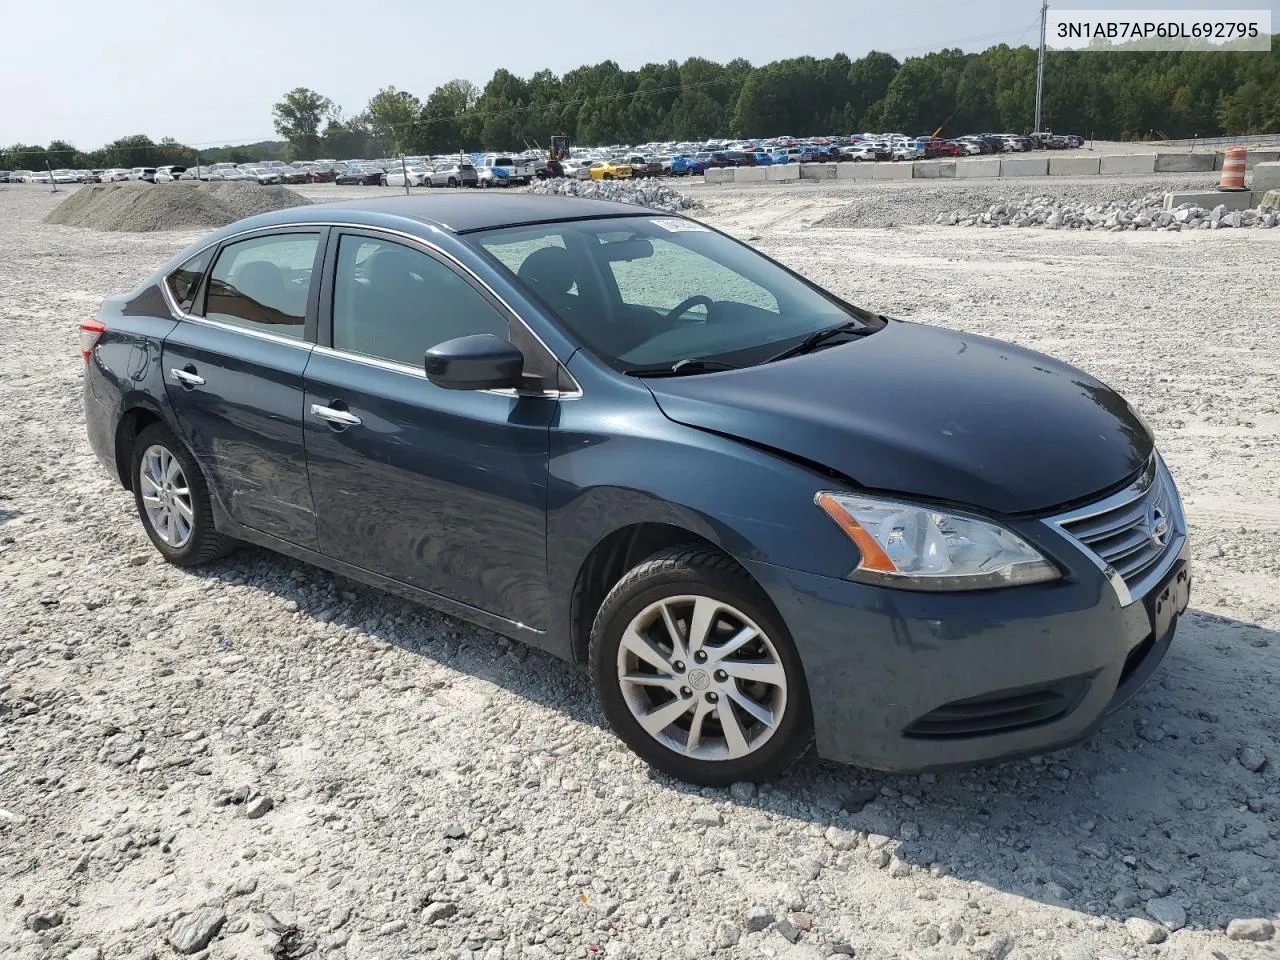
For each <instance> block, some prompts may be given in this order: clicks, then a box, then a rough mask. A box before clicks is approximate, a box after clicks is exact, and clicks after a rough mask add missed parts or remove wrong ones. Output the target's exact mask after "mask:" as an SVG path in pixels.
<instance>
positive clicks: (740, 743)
mask: <svg viewBox="0 0 1280 960" xmlns="http://www.w3.org/2000/svg"><path fill="white" fill-rule="evenodd" d="M716 715H717V716H718V717H719V718H720V728H721V729H722V730H723V731H724V742H725V746H727V747H728V748H729V757H730V759H732V758H735V757H741V756H743V755H745V754H746V753H748V752H749V751H750V750H751V748H750V747H749V746H748V745H747V735H746V734H745V733H743V732H742V724H741V723H739V722H738V715H737V714H736V713H734V712H733V704H731V703H729V702H728V701H725V700H721V701H720V709H719V710H718V711H716Z"/></svg>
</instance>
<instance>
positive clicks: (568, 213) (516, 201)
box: [269, 191, 653, 233]
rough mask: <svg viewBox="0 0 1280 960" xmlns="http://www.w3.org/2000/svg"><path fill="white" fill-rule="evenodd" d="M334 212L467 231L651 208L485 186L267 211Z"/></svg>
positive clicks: (306, 215)
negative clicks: (484, 188)
mask: <svg viewBox="0 0 1280 960" xmlns="http://www.w3.org/2000/svg"><path fill="white" fill-rule="evenodd" d="M338 211H349V212H351V213H363V214H373V215H381V216H392V217H405V218H407V219H410V220H418V221H421V222H422V223H428V224H434V225H436V226H438V227H442V228H443V229H445V230H449V231H451V232H453V233H469V232H471V231H473V230H489V229H493V228H495V227H515V226H522V225H524V224H530V223H551V222H554V221H557V220H588V219H595V218H601V217H634V216H643V215H644V214H646V213H652V212H653V211H651V210H649V209H648V208H647V207H641V206H637V205H636V204H631V203H615V202H613V201H609V200H587V199H583V198H581V197H559V196H546V195H542V194H530V193H507V192H505V191H503V192H489V191H485V192H483V193H470V192H468V193H448V194H444V193H441V194H427V195H420V196H407V197H369V198H367V199H359V200H339V201H335V202H332V203H318V204H309V205H307V206H302V207H291V208H290V209H288V210H281V211H279V212H277V213H274V214H270V215H269V216H270V217H271V218H272V219H273V220H274V222H276V223H295V222H303V221H314V220H316V219H324V218H325V217H326V216H327V215H329V214H331V213H337V212H338ZM337 219H341V218H340V217H338V218H337Z"/></svg>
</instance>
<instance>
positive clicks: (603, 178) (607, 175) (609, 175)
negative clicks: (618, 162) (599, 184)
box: [600, 173, 613, 180]
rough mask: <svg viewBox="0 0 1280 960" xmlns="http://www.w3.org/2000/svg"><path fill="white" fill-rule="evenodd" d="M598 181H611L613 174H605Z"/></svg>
mask: <svg viewBox="0 0 1280 960" xmlns="http://www.w3.org/2000/svg"><path fill="white" fill-rule="evenodd" d="M600 179H601V180H612V179H613V174H612V173H606V174H605V175H604V176H602V177H601V178H600Z"/></svg>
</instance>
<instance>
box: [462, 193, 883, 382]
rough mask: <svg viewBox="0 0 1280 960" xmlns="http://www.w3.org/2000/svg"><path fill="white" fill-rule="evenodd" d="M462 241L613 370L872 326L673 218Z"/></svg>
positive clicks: (749, 354)
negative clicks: (845, 327) (848, 327)
mask: <svg viewBox="0 0 1280 960" xmlns="http://www.w3.org/2000/svg"><path fill="white" fill-rule="evenodd" d="M468 239H469V240H470V241H472V242H473V243H476V244H478V246H479V247H480V248H481V249H482V250H484V251H485V252H486V253H488V254H489V255H490V256H492V257H493V258H494V259H495V260H496V261H497V262H498V263H499V264H500V265H501V266H502V267H503V268H505V269H506V270H508V271H509V272H510V273H511V274H512V276H514V277H515V278H516V279H517V281H519V282H520V283H521V284H522V285H523V286H524V287H525V288H527V289H528V290H530V291H532V292H533V293H534V294H535V295H537V296H538V297H539V298H540V299H541V300H542V301H543V302H544V303H545V304H546V305H547V306H548V307H549V308H550V309H551V310H552V311H553V312H554V313H555V314H556V316H558V317H559V318H560V320H561V321H562V322H563V323H564V324H565V325H566V326H567V327H569V328H570V330H571V331H572V332H573V333H574V334H575V335H576V337H577V339H578V340H579V341H580V342H581V343H582V344H583V345H584V346H586V347H587V348H588V349H590V350H591V351H592V352H593V353H595V354H596V355H597V356H598V357H600V358H601V359H602V360H604V361H605V362H606V363H608V364H610V365H611V366H613V367H614V368H615V369H618V370H622V371H624V372H626V371H634V370H649V369H663V368H669V367H671V366H673V365H674V364H676V363H679V362H680V361H681V360H714V361H716V362H717V363H722V364H726V365H732V366H749V365H752V364H756V363H762V362H764V361H766V360H768V359H770V358H772V357H774V356H776V355H777V354H778V353H779V352H781V351H782V350H783V349H786V348H788V347H790V346H793V345H795V344H797V343H799V342H800V341H801V340H803V339H804V338H805V337H807V336H809V335H810V334H812V333H814V332H815V331H818V330H823V329H827V328H832V327H836V326H839V325H841V324H846V323H850V322H853V323H855V324H861V325H868V326H873V327H874V326H878V324H877V322H876V318H875V317H874V316H873V315H872V314H868V313H866V312H865V311H861V310H859V309H858V308H855V307H850V306H848V305H846V304H842V303H840V302H839V301H837V300H836V299H835V298H834V297H832V296H830V295H829V294H826V293H824V292H822V291H820V290H819V289H818V288H817V287H815V286H812V285H811V284H809V283H808V282H806V281H804V280H802V279H800V278H799V277H797V276H795V275H794V274H792V273H790V272H788V271H787V270H785V269H783V268H782V267H780V266H778V265H777V264H775V263H773V262H771V261H770V260H768V259H766V258H765V257H763V256H761V255H760V254H759V253H757V252H755V251H754V250H752V249H751V248H750V247H748V246H746V245H744V244H741V243H738V242H737V241H735V240H732V239H730V238H729V237H726V236H724V235H722V234H719V233H716V232H715V231H713V230H711V229H710V228H708V227H705V226H703V225H702V224H700V223H696V222H695V221H692V220H685V219H683V218H680V217H664V216H639V217H627V218H621V219H602V220H577V221H571V222H567V223H551V224H538V225H535V226H523V227H506V228H501V229H495V230H486V231H481V232H477V233H476V234H474V235H472V236H470V237H468Z"/></svg>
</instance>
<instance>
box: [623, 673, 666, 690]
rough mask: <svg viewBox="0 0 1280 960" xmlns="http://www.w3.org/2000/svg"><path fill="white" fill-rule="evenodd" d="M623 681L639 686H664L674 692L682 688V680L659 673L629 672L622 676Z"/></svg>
mask: <svg viewBox="0 0 1280 960" xmlns="http://www.w3.org/2000/svg"><path fill="white" fill-rule="evenodd" d="M622 682H623V683H630V684H633V685H634V686H637V687H662V688H663V689H664V690H670V691H671V692H672V693H676V692H678V691H679V689H680V681H679V680H677V679H676V678H675V677H668V676H663V675H661V674H657V673H628V674H626V675H625V676H623V677H622Z"/></svg>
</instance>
